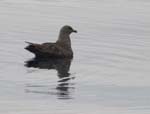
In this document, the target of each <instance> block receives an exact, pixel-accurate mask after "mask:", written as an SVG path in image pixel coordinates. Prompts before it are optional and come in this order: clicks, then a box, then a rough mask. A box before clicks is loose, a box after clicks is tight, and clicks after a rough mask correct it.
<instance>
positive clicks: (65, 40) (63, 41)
mask: <svg viewBox="0 0 150 114" xmlns="http://www.w3.org/2000/svg"><path fill="white" fill-rule="evenodd" d="M56 43H57V44H58V45H60V46H62V47H64V48H66V49H71V40H70V36H69V35H68V34H61V33H60V34H59V37H58V40H57V41H56Z"/></svg>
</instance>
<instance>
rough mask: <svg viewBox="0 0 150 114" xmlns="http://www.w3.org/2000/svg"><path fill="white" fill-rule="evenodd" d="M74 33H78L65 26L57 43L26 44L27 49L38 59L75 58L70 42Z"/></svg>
mask: <svg viewBox="0 0 150 114" xmlns="http://www.w3.org/2000/svg"><path fill="white" fill-rule="evenodd" d="M73 32H75V33H77V31H76V30H74V29H73V28H72V27H71V26H68V25H65V26H63V27H62V28H61V30H60V33H59V37H58V40H57V41H56V42H55V43H50V42H48V43H43V44H36V43H31V42H26V43H28V44H29V45H28V46H27V47H25V49H26V50H28V51H30V52H32V53H34V54H35V56H36V57H37V58H45V57H46V58H47V57H51V58H73V51H72V48H71V40H70V34H71V33H73Z"/></svg>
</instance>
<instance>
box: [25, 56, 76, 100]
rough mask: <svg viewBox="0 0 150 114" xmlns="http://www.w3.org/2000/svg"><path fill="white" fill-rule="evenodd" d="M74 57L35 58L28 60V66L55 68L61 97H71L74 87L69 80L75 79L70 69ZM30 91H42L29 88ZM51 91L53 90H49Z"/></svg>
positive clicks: (58, 92) (58, 93)
mask: <svg viewBox="0 0 150 114" xmlns="http://www.w3.org/2000/svg"><path fill="white" fill-rule="evenodd" d="M71 62H72V59H68V58H65V59H62V58H61V59H58V58H44V59H41V58H40V59H39V58H33V59H31V60H29V61H26V64H25V66H26V67H34V68H39V69H54V70H56V71H57V75H58V77H59V80H58V84H57V87H56V90H57V93H56V95H58V98H59V99H70V98H72V97H71V96H70V93H71V91H72V90H73V89H74V87H71V86H72V85H71V83H69V80H71V79H74V77H71V76H70V73H69V70H70V66H71ZM28 92H32V93H41V92H40V91H31V90H29V89H28ZM47 93H49V94H50V93H51V92H47Z"/></svg>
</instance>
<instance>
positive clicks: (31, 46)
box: [24, 41, 37, 53]
mask: <svg viewBox="0 0 150 114" xmlns="http://www.w3.org/2000/svg"><path fill="white" fill-rule="evenodd" d="M25 42H26V41H25ZM26 43H28V44H29V45H28V46H26V47H25V48H24V49H26V50H28V51H30V52H32V53H35V52H36V51H37V49H36V44H34V43H31V42H26Z"/></svg>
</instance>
